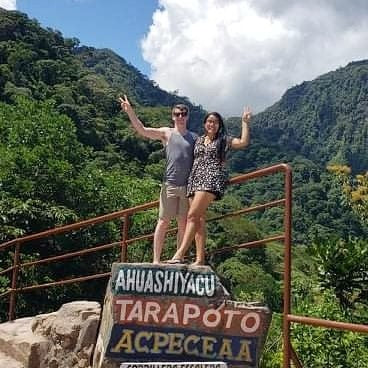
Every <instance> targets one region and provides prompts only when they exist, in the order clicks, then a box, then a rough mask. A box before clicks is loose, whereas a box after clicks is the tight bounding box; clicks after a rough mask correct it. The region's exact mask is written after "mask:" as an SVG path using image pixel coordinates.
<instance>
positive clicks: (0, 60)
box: [0, 8, 368, 368]
mask: <svg viewBox="0 0 368 368" xmlns="http://www.w3.org/2000/svg"><path fill="white" fill-rule="evenodd" d="M122 94H127V95H128V96H129V98H130V100H131V101H132V103H133V105H134V107H135V110H136V112H137V115H138V116H139V117H140V118H141V120H142V121H143V122H144V123H145V124H146V125H148V126H154V127H158V126H167V125H168V124H170V110H171V106H173V105H174V104H176V103H185V104H187V105H188V106H189V107H190V111H191V114H190V125H189V126H190V129H192V130H194V131H196V132H197V133H199V134H200V133H201V132H202V120H203V117H204V115H205V114H206V111H205V110H204V108H203V107H202V106H198V105H195V104H193V103H191V101H190V100H189V99H188V98H187V97H185V96H179V95H178V94H177V93H175V92H167V91H164V90H162V89H161V88H160V87H159V86H158V85H157V83H155V81H152V80H150V79H149V78H148V77H147V76H145V75H143V74H142V73H141V72H140V71H139V70H137V69H136V68H135V67H134V66H133V65H131V64H129V63H127V62H126V61H125V60H124V59H123V58H122V57H121V56H118V55H117V54H115V53H114V52H113V51H111V50H108V49H95V48H93V47H86V46H82V45H80V44H79V40H78V39H75V38H73V39H70V38H64V37H63V36H62V34H61V33H60V32H58V31H55V30H52V29H45V28H42V27H41V26H40V25H39V23H38V22H37V21H36V20H33V19H29V18H28V17H27V16H26V15H25V14H22V13H19V12H16V11H5V10H3V9H1V8H0V132H1V134H0V243H4V242H7V241H9V240H12V239H15V238H17V237H22V236H25V235H28V234H33V233H37V232H40V231H44V230H47V229H50V228H54V227H56V226H61V225H65V224H71V223H74V222H76V221H81V220H84V219H89V218H92V217H96V216H100V215H104V214H108V213H111V212H114V211H117V210H120V209H125V208H130V207H133V206H137V205H139V204H143V203H146V202H149V201H153V200H156V199H158V196H159V190H160V181H161V178H162V173H163V169H164V164H165V162H164V155H163V150H162V145H161V143H160V142H155V141H149V140H145V139H142V138H140V137H138V136H137V135H136V134H135V132H134V131H133V129H132V128H131V126H130V123H129V120H128V118H127V116H126V115H125V114H123V113H121V111H120V106H119V104H118V102H117V99H118V96H121V95H122ZM226 125H227V127H228V131H229V132H230V134H238V133H239V127H240V117H231V118H228V119H227V120H226ZM278 163H287V164H289V165H290V166H291V168H292V170H293V211H292V213H293V218H292V236H293V243H292V313H293V314H298V315H303V316H314V317H318V318H324V319H330V320H335V321H345V322H351V323H361V324H366V323H367V320H368V311H367V307H368V236H367V235H368V171H367V170H368V60H362V61H354V62H351V63H349V64H348V65H346V66H344V67H340V68H339V69H337V70H335V71H331V72H329V73H327V74H324V75H322V76H320V77H318V78H316V79H315V80H313V81H308V82H303V83H302V84H300V85H297V86H294V87H292V88H290V89H288V90H287V91H285V93H284V95H283V96H282V98H281V99H280V100H279V101H278V102H276V103H275V104H274V105H272V106H270V107H268V108H267V109H266V110H264V111H263V112H261V113H258V114H256V115H255V116H254V117H253V120H252V123H251V143H250V146H249V147H248V148H247V149H246V150H244V151H236V152H233V153H231V154H230V156H229V160H228V168H229V171H230V176H231V177H233V176H236V175H239V174H243V173H248V172H251V171H254V170H257V169H260V168H263V167H267V166H271V165H274V164H278ZM281 197H283V181H282V177H281V175H274V176H269V177H267V178H264V179H260V180H251V181H249V182H248V183H246V184H241V185H233V186H230V187H229V188H228V190H227V194H226V195H225V197H224V199H222V200H221V201H219V202H215V203H214V204H213V205H212V206H211V207H210V210H209V214H208V216H209V217H215V216H220V215H223V214H226V213H229V212H231V211H234V210H238V209H241V208H244V207H250V206H254V205H256V204H261V203H265V202H268V201H272V200H275V199H278V198H281ZM156 218H157V210H156V209H155V210H149V211H145V212H144V213H141V214H139V215H137V216H135V217H134V218H133V219H132V224H131V230H130V236H138V235H141V234H149V233H150V232H152V231H153V229H154V225H155V222H156ZM282 224H283V209H282V208H281V207H273V208H270V209H266V210H263V211H260V212H255V213H252V214H249V215H242V216H240V217H236V218H230V219H223V220H220V221H217V222H209V223H208V241H207V249H208V250H209V251H212V250H216V249H220V248H223V247H226V246H231V245H234V244H241V243H245V242H248V241H253V240H258V239H262V238H265V237H269V236H272V235H275V234H279V233H280V232H281V231H282ZM173 225H175V224H173ZM120 231H121V229H120V223H119V222H118V221H111V222H109V223H105V224H101V225H98V226H94V227H93V228H90V229H84V230H81V231H77V232H75V233H72V234H69V235H60V236H55V237H52V238H49V239H44V240H43V241H42V242H41V243H36V242H34V243H33V242H31V243H29V244H27V245H26V246H24V248H22V253H21V260H22V261H33V260H38V259H43V258H46V257H49V256H57V255H61V254H64V253H67V252H70V251H76V250H80V249H86V248H89V247H93V246H96V245H98V244H106V243H109V242H113V241H117V240H118V239H120ZM151 243H152V242H151V241H150V240H142V241H139V242H137V243H136V244H134V246H132V247H130V248H129V254H128V255H129V261H131V262H150V261H151V259H152V249H151V247H152V244H151ZM174 248H175V239H174V237H172V236H169V237H168V239H167V244H166V247H165V250H164V258H165V257H170V256H171V255H172V254H173V251H174ZM13 252H14V250H13V249H11V248H9V249H6V250H5V251H3V252H2V254H1V255H0V272H1V270H5V269H7V268H9V267H11V266H12V262H13V261H12V259H13ZM283 254H284V253H283V245H282V244H281V243H277V242H275V243H270V244H268V245H267V246H265V247H261V248H256V249H248V250H245V249H242V250H233V251H228V252H226V253H222V254H219V255H213V256H211V257H209V259H208V262H209V264H210V266H211V267H212V268H213V269H214V270H215V271H216V273H217V274H218V275H219V277H220V278H221V280H222V281H223V283H224V285H225V286H226V287H227V288H228V289H229V291H230V292H231V293H232V295H233V298H234V299H236V300H240V301H260V302H262V303H265V304H267V305H268V306H269V307H270V308H271V309H272V311H273V320H272V325H271V329H270V332H269V336H268V339H267V342H266V345H265V350H264V354H263V357H262V361H261V367H262V368H274V367H280V366H281V362H282V336H281V333H282V328H281V326H282V306H283V300H282V292H283V281H282V278H283ZM118 259H119V248H118V247H117V248H114V249H112V250H110V251H106V252H104V253H101V254H100V253H98V254H97V253H96V254H91V255H89V256H88V257H83V259H82V258H79V257H78V258H73V259H70V260H68V261H67V262H66V263H64V264H60V265H58V264H52V265H50V266H47V265H44V266H42V267H37V268H36V267H29V268H27V269H26V270H25V271H24V273H23V274H22V280H27V283H26V284H24V285H32V284H42V283H46V282H52V281H54V280H60V279H63V278H71V277H78V276H81V275H88V274H93V273H98V272H108V271H109V269H110V266H111V263H112V262H114V261H117V260H118ZM10 285H11V280H10V278H9V277H8V276H7V275H0V294H2V293H3V292H5V291H6V290H8V288H9V287H10ZM105 288H106V279H101V280H96V281H93V282H86V283H79V284H72V285H66V286H60V287H54V288H49V289H45V290H41V291H39V292H36V291H35V292H30V293H26V294H24V295H22V296H20V297H19V298H18V303H17V311H16V313H17V316H18V317H19V316H31V315H35V314H37V313H41V312H42V313H45V312H50V311H54V310H56V309H57V308H59V307H60V306H61V304H63V303H65V302H67V301H71V300H76V299H84V300H97V301H99V302H102V300H103V296H104V293H105ZM7 310H8V300H7V298H6V297H4V298H0V318H1V321H5V320H6V319H7ZM292 344H293V346H294V348H295V350H296V351H297V353H298V356H299V358H300V360H301V361H302V362H303V365H304V366H305V367H309V368H319V367H321V368H322V367H323V368H326V367H335V368H337V367H341V368H345V367H346V368H348V367H357V368H364V367H368V336H366V335H364V334H358V333H351V332H343V331H338V330H330V329H323V328H315V327H308V326H303V325H299V324H293V325H292Z"/></svg>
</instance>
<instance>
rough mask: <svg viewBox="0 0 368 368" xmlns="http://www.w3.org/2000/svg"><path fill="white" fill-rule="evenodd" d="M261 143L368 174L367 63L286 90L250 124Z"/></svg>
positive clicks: (350, 64)
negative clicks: (337, 163)
mask: <svg viewBox="0 0 368 368" xmlns="http://www.w3.org/2000/svg"><path fill="white" fill-rule="evenodd" d="M254 126H255V130H256V132H257V133H258V136H259V137H260V139H261V140H262V142H264V143H265V144H266V143H267V142H272V144H275V143H276V144H277V145H278V146H279V147H287V149H288V150H292V151H294V152H295V154H297V155H301V156H304V157H305V158H307V159H309V160H311V161H314V162H316V163H318V164H319V165H322V166H325V165H326V164H327V163H328V162H330V161H332V162H339V163H346V164H347V165H349V166H351V167H352V168H353V171H355V172H362V171H364V170H367V169H368V60H362V61H358V62H352V63H349V64H348V65H347V66H346V67H341V68H339V69H337V70H335V71H332V72H329V73H327V74H324V75H322V76H320V77H318V78H316V79H315V80H313V81H309V82H304V83H302V84H300V85H297V86H295V87H293V88H290V89H288V90H287V91H286V92H285V94H284V95H283V96H282V98H281V100H280V101H278V102H277V103H275V104H274V105H273V106H271V107H269V108H268V109H267V110H265V111H264V112H262V113H261V114H258V115H257V118H256V121H255V123H254Z"/></svg>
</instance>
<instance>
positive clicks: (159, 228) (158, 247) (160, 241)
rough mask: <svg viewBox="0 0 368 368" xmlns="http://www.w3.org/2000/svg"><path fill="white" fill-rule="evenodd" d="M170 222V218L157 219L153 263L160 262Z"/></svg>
mask: <svg viewBox="0 0 368 368" xmlns="http://www.w3.org/2000/svg"><path fill="white" fill-rule="evenodd" d="M169 224H170V219H167V218H159V219H158V221H157V225H156V229H155V234H154V236H153V263H155V264H158V263H160V258H161V252H162V248H163V246H164V241H165V235H166V231H167V228H168V226H169Z"/></svg>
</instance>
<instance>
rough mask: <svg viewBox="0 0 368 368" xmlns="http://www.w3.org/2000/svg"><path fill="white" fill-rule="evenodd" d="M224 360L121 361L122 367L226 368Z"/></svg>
mask: <svg viewBox="0 0 368 368" xmlns="http://www.w3.org/2000/svg"><path fill="white" fill-rule="evenodd" d="M226 367H227V365H226V364H225V363H224V362H187V363H185V362H181V363H168V362H154V363H153V362H147V363H121V364H120V368H226Z"/></svg>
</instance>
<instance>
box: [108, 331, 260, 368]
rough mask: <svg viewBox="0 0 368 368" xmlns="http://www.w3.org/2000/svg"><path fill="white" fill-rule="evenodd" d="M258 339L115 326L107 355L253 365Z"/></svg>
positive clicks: (122, 358)
mask: <svg viewBox="0 0 368 368" xmlns="http://www.w3.org/2000/svg"><path fill="white" fill-rule="evenodd" d="M257 343H258V341H257V338H256V337H242V336H226V335H222V334H221V335H220V334H209V333H205V334H203V333H202V332H201V331H198V330H189V329H188V330H182V329H173V328H166V329H165V330H162V329H161V328H158V327H143V326H136V325H134V324H132V325H114V327H113V330H112V334H111V338H110V342H109V345H108V347H107V352H106V356H108V357H111V358H119V359H121V360H125V361H129V360H136V361H137V360H138V361H144V360H146V359H147V357H148V356H149V357H150V359H151V360H155V359H157V360H163V361H187V362H188V361H201V360H203V361H219V360H221V361H225V362H226V363H227V364H231V365H243V366H244V364H247V365H246V366H247V367H254V366H256V361H257V355H256V348H257Z"/></svg>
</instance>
